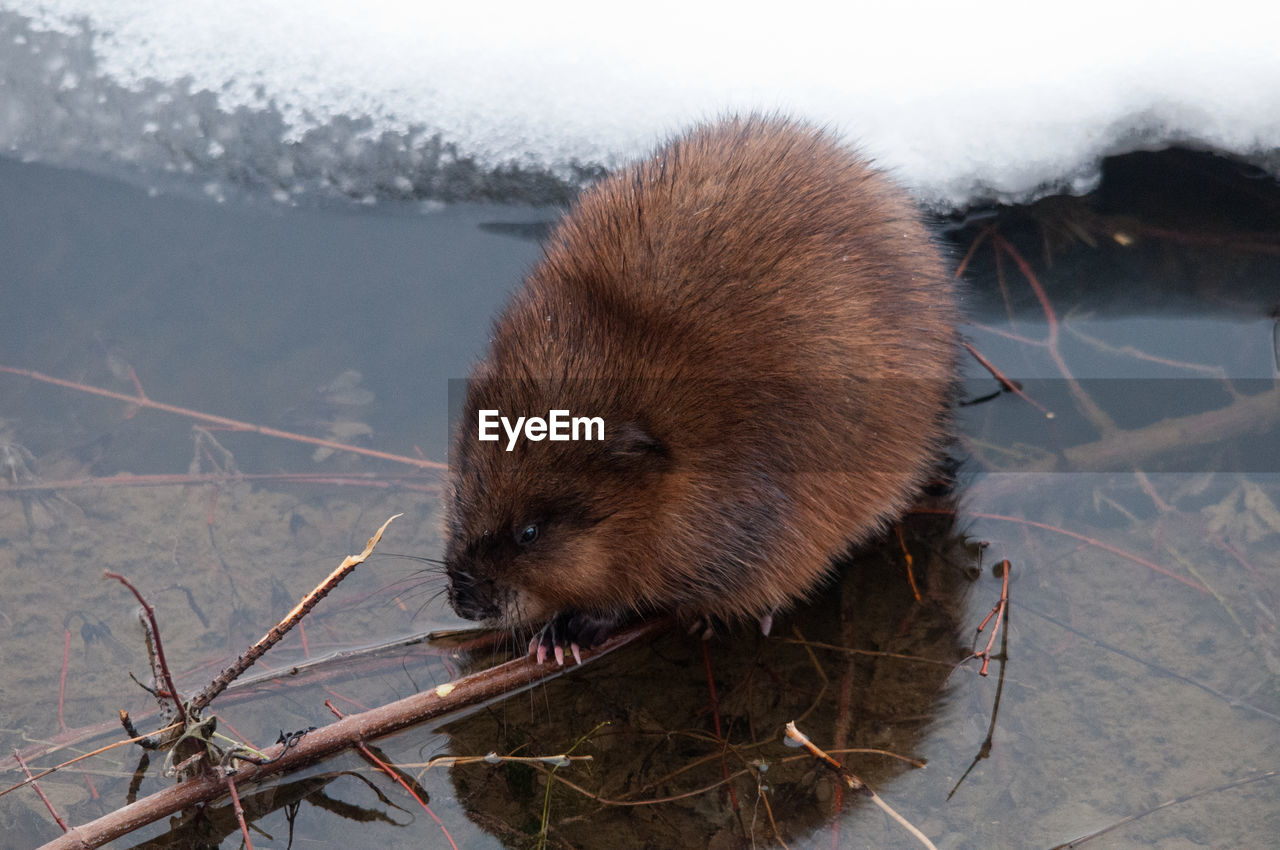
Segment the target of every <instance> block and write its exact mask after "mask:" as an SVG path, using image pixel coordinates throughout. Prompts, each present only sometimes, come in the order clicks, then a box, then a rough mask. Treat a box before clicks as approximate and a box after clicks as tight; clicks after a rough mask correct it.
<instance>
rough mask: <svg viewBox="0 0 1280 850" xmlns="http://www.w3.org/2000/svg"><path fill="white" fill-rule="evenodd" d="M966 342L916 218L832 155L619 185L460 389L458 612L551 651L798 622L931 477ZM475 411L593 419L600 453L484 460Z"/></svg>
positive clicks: (676, 146) (764, 150)
mask: <svg viewBox="0 0 1280 850" xmlns="http://www.w3.org/2000/svg"><path fill="white" fill-rule="evenodd" d="M955 321H956V306H955V295H954V292H953V288H952V284H951V281H950V278H949V276H948V275H947V274H946V270H945V268H944V265H943V263H942V261H941V260H940V258H939V255H938V252H937V250H936V249H935V247H934V246H933V244H932V242H931V241H930V238H929V235H928V234H927V232H926V230H925V228H924V227H923V226H922V225H921V223H920V220H919V215H918V213H917V212H916V210H915V209H914V207H913V206H912V204H911V203H910V201H909V200H908V199H907V198H906V196H905V195H904V194H903V193H902V192H901V191H900V190H899V189H898V188H897V187H895V186H894V185H893V184H892V183H891V182H890V181H888V180H887V179H886V178H884V177H883V176H881V175H880V174H879V173H877V172H876V171H874V170H872V169H871V168H870V167H869V166H868V164H867V163H866V162H865V161H864V160H862V159H861V158H860V157H858V156H857V155H856V154H855V153H852V152H850V151H849V150H848V149H846V148H844V147H842V146H840V145H839V144H838V143H837V142H836V141H835V140H833V139H832V138H831V137H830V136H828V135H827V134H826V133H824V132H821V131H817V130H814V129H812V128H810V127H807V126H805V125H802V124H799V123H794V122H790V121H786V120H781V119H771V118H761V117H753V118H749V119H745V120H737V119H735V120H728V121H724V122H722V123H717V124H711V125H706V126H702V127H699V128H696V129H694V130H693V131H692V132H690V133H689V134H687V135H685V136H683V137H681V138H679V139H677V140H675V141H673V142H672V143H671V144H669V145H668V146H667V147H665V148H663V149H661V150H659V151H658V152H657V153H656V154H655V155H654V156H653V157H651V158H649V159H647V160H645V161H643V162H640V163H638V164H636V165H634V166H632V167H630V168H627V169H625V170H622V171H620V172H618V173H616V174H613V175H611V176H609V177H607V178H605V179H603V180H602V181H600V182H599V183H597V184H596V185H595V186H593V187H591V188H590V189H588V190H587V191H586V192H584V194H583V195H582V197H581V198H580V200H579V201H578V203H577V205H576V206H575V207H574V208H573V210H572V211H571V212H570V213H569V215H568V216H567V217H566V218H565V219H564V220H563V221H562V222H561V223H560V225H559V226H558V227H557V228H556V229H555V231H554V232H553V234H552V235H551V237H550V241H549V245H548V247H547V249H546V257H545V259H544V260H543V261H542V262H541V264H540V265H538V266H537V267H536V268H535V269H534V270H533V272H532V273H531V274H530V275H529V277H528V279H527V280H526V282H525V285H524V287H523V289H522V290H521V291H520V292H518V293H517V294H516V295H515V296H514V298H513V299H512V300H511V302H510V303H509V304H508V306H507V307H506V309H505V310H504V312H503V313H502V314H501V316H500V317H499V319H498V320H497V323H496V326H495V329H494V335H493V340H492V345H491V347H490V351H489V354H488V356H487V358H486V359H485V360H484V361H483V362H482V363H481V364H479V366H477V368H476V369H475V372H474V374H473V376H472V380H471V382H470V384H469V389H468V395H467V399H466V403H465V407H464V412H463V415H462V420H461V423H460V428H459V432H458V434H457V436H456V440H455V443H454V454H453V458H452V460H453V468H452V470H451V475H452V482H453V495H452V499H451V501H450V503H449V505H448V520H447V521H448V538H449V540H448V545H447V550H446V555H445V561H446V565H447V568H448V572H449V576H450V582H451V587H450V601H451V602H452V603H453V606H454V608H455V609H456V610H457V611H458V612H459V613H460V614H462V615H463V616H469V617H473V618H488V619H491V620H493V621H495V622H498V623H502V624H504V625H509V626H540V625H542V624H543V623H545V622H547V621H548V620H549V619H551V618H553V617H556V616H557V615H559V616H560V617H561V618H564V617H566V616H571V615H575V614H581V615H586V616H590V617H595V618H598V619H602V620H604V621H607V622H612V621H615V620H617V619H619V618H622V617H625V616H628V615H630V614H633V613H639V614H645V613H649V612H655V611H671V612H675V613H676V614H678V615H680V616H682V617H686V618H691V617H714V618H718V619H723V620H735V619H740V618H746V617H759V616H763V615H766V614H769V613H770V612H772V611H774V610H775V609H777V608H779V607H780V606H783V605H785V604H787V603H789V602H791V601H793V600H795V599H796V598H797V597H800V596H802V595H803V594H805V593H806V592H808V591H810V590H811V589H812V588H813V587H814V586H815V585H816V584H817V582H818V581H819V580H820V578H821V577H822V576H823V574H824V572H825V571H826V570H827V569H828V567H829V565H830V563H831V561H832V559H833V558H835V557H837V556H839V555H841V554H842V553H843V552H845V551H846V550H847V549H848V547H849V546H850V545H851V544H855V543H858V542H860V541H862V540H865V539H866V538H867V537H868V536H869V535H871V534H873V533H874V532H876V531H877V530H880V529H881V528H882V527H883V526H884V525H885V524H886V523H887V522H889V521H891V520H893V519H894V518H896V517H897V516H898V515H900V514H901V512H902V511H903V510H904V509H905V508H906V507H907V506H908V504H909V501H910V499H911V497H912V495H913V493H914V491H915V490H916V489H917V488H918V487H919V485H920V483H921V481H922V479H923V478H924V476H925V475H926V473H927V472H928V471H929V469H930V467H931V465H932V463H933V461H934V460H935V458H936V455H937V451H938V447H939V443H940V441H941V439H942V432H943V429H944V427H945V421H946V417H945V415H944V410H945V406H946V399H947V395H948V392H949V386H950V381H951V377H952V371H953V368H954V345H955V338H954V326H955ZM482 408H496V409H498V410H500V411H501V412H502V414H503V415H505V416H509V417H512V418H514V417H515V416H518V415H540V416H546V415H547V411H548V410H549V409H552V408H563V409H568V410H569V411H571V413H572V414H573V415H575V416H602V417H604V419H605V423H606V440H605V441H604V442H603V443H601V442H556V443H552V442H548V441H543V442H529V441H527V440H524V439H521V441H520V443H519V444H518V445H517V447H516V448H515V450H514V451H512V452H507V451H505V448H506V438H505V436H504V437H503V439H502V440H500V441H499V442H496V443H495V442H479V441H478V440H477V438H476V434H477V427H476V426H477V411H478V410H479V409H482ZM530 524H536V525H537V528H538V531H537V539H536V540H535V541H533V542H532V543H528V544H527V545H521V544H520V543H518V542H517V537H518V536H519V535H520V534H521V531H522V530H523V529H524V528H526V527H527V526H528V525H530ZM576 631H577V634H575V629H573V628H570V629H569V630H568V639H572V640H575V641H576V640H577V639H579V638H583V642H589V640H590V638H591V635H590V634H589V630H585V631H584V630H583V629H577V630H576ZM562 642H565V643H567V642H568V640H565V641H562Z"/></svg>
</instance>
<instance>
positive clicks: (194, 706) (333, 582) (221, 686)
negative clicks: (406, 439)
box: [157, 514, 403, 714]
mask: <svg viewBox="0 0 1280 850" xmlns="http://www.w3.org/2000/svg"><path fill="white" fill-rule="evenodd" d="M399 516H403V514H396V515H395V516H393V517H391V518H390V519H388V520H387V521H386V522H384V523H383V524H382V527H381V528H379V529H378V530H377V531H375V532H374V534H373V536H372V537H370V538H369V541H368V542H367V543H366V544H365V547H364V551H363V552H361V553H360V554H359V555H348V556H347V557H346V558H344V559H343V561H342V563H341V564H339V565H338V566H337V568H336V569H335V570H334V571H333V572H332V573H330V574H329V577H328V578H326V579H325V580H324V581H323V582H321V583H320V585H319V586H318V587H316V588H315V589H314V590H312V591H311V592H310V593H308V594H307V595H306V596H304V597H302V601H301V602H299V603H298V604H297V605H295V606H294V607H293V610H292V611H290V612H289V613H288V614H286V615H285V616H284V619H282V620H281V621H280V622H279V623H276V624H275V625H274V626H272V627H271V630H270V631H268V632H267V633H266V634H265V635H263V636H262V637H261V638H260V639H259V640H258V642H257V643H255V644H254V645H253V646H251V647H249V649H248V650H246V651H245V652H244V653H243V654H241V656H240V657H239V658H237V659H236V660H235V663H234V664H232V665H231V666H230V667H228V668H227V669H226V670H223V671H222V672H221V673H219V674H218V675H217V676H215V677H214V679H213V681H212V682H210V683H209V684H208V685H206V686H205V689H204V690H203V691H201V692H200V693H199V694H197V695H196V696H195V698H194V699H192V700H191V704H190V705H191V712H192V713H193V714H197V713H199V712H200V711H201V710H202V709H204V708H205V707H206V706H207V705H209V703H211V702H213V700H214V698H215V697H216V696H217V695H218V694H220V693H222V692H223V691H224V690H226V687H227V685H229V684H231V683H232V682H234V681H235V680H236V677H237V676H239V675H240V674H241V673H243V672H244V671H245V670H248V669H249V668H250V667H252V666H253V664H254V662H256V661H257V660H258V659H259V658H261V657H262V656H263V654H264V653H266V651H267V650H269V649H270V648H271V647H273V646H275V645H276V644H277V643H279V642H280V639H281V638H283V637H284V636H285V635H286V634H288V632H289V630H290V629H292V628H293V627H294V626H296V625H297V624H298V621H300V620H301V619H302V618H303V617H305V616H306V615H307V613H308V612H310V611H311V609H312V608H314V607H315V606H316V604H317V603H319V601H320V600H321V599H324V598H325V596H327V595H328V594H329V591H331V590H333V589H334V588H335V587H337V586H338V583H339V582H341V581H342V580H343V579H344V578H346V577H347V575H348V574H349V573H350V572H351V571H352V570H354V569H355V568H356V567H358V566H359V565H360V564H363V563H364V561H365V559H366V558H368V557H369V555H370V554H372V553H373V547H374V546H376V545H378V542H379V541H380V540H382V533H383V532H384V531H386V530H387V526H388V525H390V524H391V520H394V519H395V518H396V517H399ZM157 646H158V641H157Z"/></svg>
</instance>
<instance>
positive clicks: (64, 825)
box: [13, 750, 68, 833]
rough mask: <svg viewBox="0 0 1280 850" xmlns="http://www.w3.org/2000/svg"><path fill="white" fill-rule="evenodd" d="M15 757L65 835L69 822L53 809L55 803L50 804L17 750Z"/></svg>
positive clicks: (28, 781)
mask: <svg viewBox="0 0 1280 850" xmlns="http://www.w3.org/2000/svg"><path fill="white" fill-rule="evenodd" d="M13 757H14V758H15V759H17V762H18V764H20V765H22V772H23V773H25V774H26V775H27V784H29V785H30V786H31V787H32V789H33V790H35V792H36V796H37V797H39V798H40V802H42V803H44V807H45V808H46V809H48V810H49V814H51V815H53V819H54V820H55V821H57V822H58V826H60V827H62V831H63V832H64V833H65V832H66V831H67V829H68V827H67V822H66V821H64V820H63V819H62V815H60V814H58V810H57V809H55V808H54V807H53V803H51V802H49V798H48V797H46V796H45V795H44V789H43V788H41V787H40V783H39V782H38V781H37V778H36V777H34V776H32V775H31V771H30V770H29V769H28V768H27V763H26V762H25V761H23V760H22V756H21V755H19V754H18V751H17V750H14V751H13Z"/></svg>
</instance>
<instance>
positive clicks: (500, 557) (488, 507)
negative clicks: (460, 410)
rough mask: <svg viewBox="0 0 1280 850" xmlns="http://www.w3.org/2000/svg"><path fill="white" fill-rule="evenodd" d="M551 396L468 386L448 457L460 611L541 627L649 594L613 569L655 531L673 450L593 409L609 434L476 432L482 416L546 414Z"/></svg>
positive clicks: (618, 607)
mask: <svg viewBox="0 0 1280 850" xmlns="http://www.w3.org/2000/svg"><path fill="white" fill-rule="evenodd" d="M513 396H514V397H513ZM521 396H523V399H522V400H523V401H524V402H525V403H524V404H521V403H520V401H519V400H517V397H521ZM547 397H548V396H547V395H546V394H545V393H543V392H531V393H530V392H524V393H521V392H517V393H509V392H503V391H500V390H496V388H495V385H494V383H493V382H485V381H475V380H473V381H472V382H471V386H470V388H469V390H468V398H467V403H466V405H465V406H464V414H463V419H462V421H461V423H460V424H459V427H458V432H457V434H456V436H455V439H454V443H453V456H452V457H451V459H450V460H451V467H450V478H451V483H452V493H451V494H450V498H449V499H448V504H447V509H446V522H447V527H446V534H447V537H448V542H447V544H446V548H445V558H444V560H445V568H446V571H447V573H448V578H449V603H450V604H451V605H452V606H453V609H454V611H456V612H457V613H458V614H459V615H460V616H462V617H466V618H468V619H480V620H489V621H491V622H496V623H500V624H502V625H504V626H510V627H515V626H528V625H541V624H542V623H544V622H546V621H547V620H549V619H550V618H551V617H552V616H554V615H555V614H556V613H558V612H561V611H565V610H570V609H573V610H579V611H596V612H609V613H617V612H623V611H626V610H630V609H632V608H634V607H636V605H637V602H638V599H639V595H640V594H641V593H642V592H643V589H644V583H643V582H642V580H641V578H640V577H638V576H635V575H634V574H632V573H631V572H630V571H629V570H627V569H626V568H625V567H621V568H620V567H615V566H614V565H616V564H626V563H627V561H628V560H629V559H628V556H629V555H635V554H636V546H637V544H638V542H639V541H638V539H637V538H638V537H639V536H641V535H643V534H644V533H645V530H647V529H651V528H652V521H651V520H652V515H653V514H652V512H653V511H654V509H655V507H656V505H657V504H658V501H657V499H656V498H655V497H656V494H657V491H658V490H659V488H660V485H661V479H662V476H663V475H664V471H665V470H666V468H667V466H668V461H669V457H668V452H667V448H666V446H665V445H664V444H663V443H662V442H661V441H659V440H658V439H656V438H655V437H654V436H652V435H651V434H650V433H649V432H648V431H647V430H646V429H645V428H644V427H643V426H642V425H640V424H637V423H636V422H635V421H633V420H630V419H626V418H622V419H621V420H620V421H619V420H617V419H611V418H610V417H609V415H608V414H609V412H610V411H602V412H601V413H597V411H594V410H583V411H582V413H583V414H586V415H589V416H595V415H601V418H602V419H603V420H604V428H603V431H604V433H603V439H598V440H597V439H592V440H581V439H580V440H576V441H575V440H569V441H555V442H553V441H551V440H549V439H545V438H544V439H542V440H540V441H532V440H530V439H528V438H527V437H526V436H524V435H523V434H521V435H520V436H519V437H518V438H516V439H515V440H512V438H511V437H510V436H509V432H508V431H507V430H506V426H504V425H502V424H498V425H497V426H496V428H495V429H494V432H496V433H497V435H498V436H499V438H498V439H497V440H494V441H481V440H480V439H479V427H480V426H479V417H480V411H482V410H497V411H500V413H501V416H503V417H506V418H507V420H508V424H510V425H512V426H514V424H515V422H516V420H517V419H518V417H520V416H529V417H533V416H539V417H543V418H549V407H548V405H547V403H546V401H545V399H546V398H547ZM533 399H538V401H532V400H533ZM531 401H532V403H530V402H531ZM572 402H573V400H572V399H571V400H570V403H572ZM564 403H565V402H564V400H563V397H562V398H561V399H559V400H557V402H556V403H554V404H552V405H550V408H551V409H556V408H558V407H560V406H561V405H563V404H564ZM573 415H575V416H576V415H578V411H577V410H574V411H573ZM495 421H496V420H495ZM491 433H492V432H491ZM580 435H581V434H580ZM508 445H510V446H511V448H510V450H508Z"/></svg>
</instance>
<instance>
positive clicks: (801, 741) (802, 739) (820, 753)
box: [787, 720, 938, 850]
mask: <svg viewBox="0 0 1280 850" xmlns="http://www.w3.org/2000/svg"><path fill="white" fill-rule="evenodd" d="M787 738H788V739H790V740H792V741H794V742H796V743H797V744H798V745H800V746H802V747H804V748H805V749H806V750H808V751H809V752H810V753H812V754H813V755H814V756H816V757H817V758H818V759H820V760H822V761H823V762H825V763H826V764H827V766H828V767H830V768H831V769H832V770H834V771H835V772H836V773H837V774H838V775H839V776H840V778H841V779H842V780H844V784H845V785H846V786H848V788H849V789H850V790H851V791H856V792H858V793H860V794H863V795H865V796H866V797H868V798H870V799H871V802H873V803H875V804H876V805H877V806H879V807H880V808H881V809H882V810H883V811H884V813H885V814H887V815H888V816H889V817H891V818H893V819H894V820H896V821H897V822H898V823H899V824H900V825H901V826H902V828H903V829H905V830H906V831H907V832H909V833H911V834H912V836H914V837H915V839H916V840H917V841H919V842H920V843H921V844H922V845H923V846H925V847H928V848H929V850H938V848H937V846H936V845H935V844H934V843H933V842H932V841H930V840H929V838H928V836H926V835H925V834H924V833H923V832H921V831H920V830H919V829H917V828H916V827H915V826H914V825H913V824H912V823H911V822H910V821H909V820H907V819H906V818H904V817H903V816H902V815H900V814H898V813H897V812H896V811H895V810H894V808H893V807H892V806H890V805H889V804H888V803H886V802H885V801H884V800H883V799H882V798H881V797H880V795H879V794H877V793H876V792H875V791H872V790H871V789H870V788H869V787H867V783H865V782H863V781H862V780H861V779H859V778H858V777H857V776H855V775H854V774H853V773H852V772H851V771H850V770H849V769H848V768H847V767H845V766H844V765H842V764H841V763H840V762H838V761H836V760H835V759H834V758H832V757H831V756H830V755H828V754H827V753H826V752H825V751H824V750H823V749H822V748H821V747H819V746H818V745H817V744H815V743H814V742H813V741H811V740H809V736H808V735H806V734H804V733H803V732H801V731H800V730H799V729H797V728H796V723H795V721H794V720H793V721H791V722H790V723H788V724H787Z"/></svg>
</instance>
